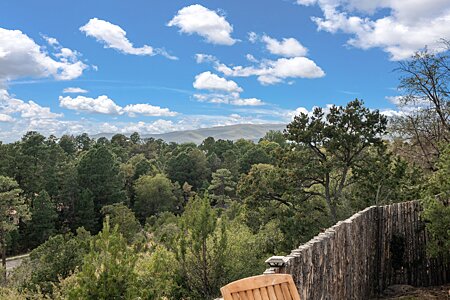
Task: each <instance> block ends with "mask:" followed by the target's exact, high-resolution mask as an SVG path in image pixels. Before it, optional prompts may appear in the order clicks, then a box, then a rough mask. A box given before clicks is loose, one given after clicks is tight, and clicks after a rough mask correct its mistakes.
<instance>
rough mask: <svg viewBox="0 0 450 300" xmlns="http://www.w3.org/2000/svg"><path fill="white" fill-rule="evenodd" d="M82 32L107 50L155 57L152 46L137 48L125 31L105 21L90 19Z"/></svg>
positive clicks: (82, 27) (82, 28) (81, 28)
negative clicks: (111, 49)
mask: <svg viewBox="0 0 450 300" xmlns="http://www.w3.org/2000/svg"><path fill="white" fill-rule="evenodd" d="M80 31H82V32H84V33H85V34H86V36H91V37H94V38H95V39H96V40H97V41H99V42H102V43H104V45H105V48H113V49H116V50H119V51H121V52H123V53H126V54H134V55H155V54H154V52H153V47H151V46H148V45H144V46H142V47H140V48H135V47H134V46H133V44H132V43H131V42H130V41H129V40H128V39H127V37H126V34H127V33H126V31H125V30H123V29H122V28H121V27H120V26H117V25H115V24H112V23H110V22H108V21H105V20H99V19H97V18H93V19H90V20H89V22H87V23H86V24H85V25H83V26H81V27H80Z"/></svg>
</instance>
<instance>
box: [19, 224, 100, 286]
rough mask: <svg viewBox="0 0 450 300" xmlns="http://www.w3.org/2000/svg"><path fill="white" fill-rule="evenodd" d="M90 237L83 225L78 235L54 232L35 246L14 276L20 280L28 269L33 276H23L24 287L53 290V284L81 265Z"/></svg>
mask: <svg viewBox="0 0 450 300" xmlns="http://www.w3.org/2000/svg"><path fill="white" fill-rule="evenodd" d="M90 240H91V235H90V234H89V232H87V231H85V230H84V229H83V228H79V229H78V230H77V234H76V235H75V236H74V235H73V234H72V233H67V234H64V235H62V234H59V235H55V236H53V237H51V238H50V239H48V240H47V241H46V242H45V243H43V244H42V245H40V246H39V247H37V248H36V249H34V250H33V251H32V252H31V253H30V259H29V261H28V262H25V263H24V264H22V265H21V266H20V267H19V268H18V269H16V270H14V274H13V275H12V276H13V278H15V280H16V281H17V280H18V278H17V276H19V275H20V273H21V272H24V269H28V271H27V272H29V274H30V275H29V278H25V280H24V279H21V281H22V287H28V288H30V289H31V290H33V291H36V290H40V291H42V292H44V293H51V292H52V291H53V285H54V284H57V283H58V282H59V280H60V279H64V278H66V277H67V276H69V275H70V274H72V272H74V271H75V269H76V268H77V267H78V266H80V265H81V263H82V262H83V257H84V255H85V254H86V253H87V252H88V250H89V243H90Z"/></svg>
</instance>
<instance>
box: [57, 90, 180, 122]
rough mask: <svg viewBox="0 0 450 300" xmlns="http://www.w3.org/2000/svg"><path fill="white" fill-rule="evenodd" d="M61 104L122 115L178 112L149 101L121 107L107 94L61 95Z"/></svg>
mask: <svg viewBox="0 0 450 300" xmlns="http://www.w3.org/2000/svg"><path fill="white" fill-rule="evenodd" d="M59 105H60V106H61V107H64V108H67V109H71V110H76V111H84V112H89V113H98V114H106V115H122V114H124V113H127V114H128V115H129V116H131V117H133V116H136V115H144V116H166V117H173V116H175V115H176V114H177V113H176V112H173V111H170V110H169V109H168V108H161V107H159V106H154V105H150V104H147V103H141V104H129V105H127V106H125V107H121V106H119V105H117V104H116V103H115V102H114V100H112V99H110V98H109V97H108V96H106V95H101V96H98V97H97V98H90V97H85V96H77V97H75V98H72V97H70V96H66V97H63V96H59Z"/></svg>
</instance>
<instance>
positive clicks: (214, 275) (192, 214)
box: [178, 198, 227, 299]
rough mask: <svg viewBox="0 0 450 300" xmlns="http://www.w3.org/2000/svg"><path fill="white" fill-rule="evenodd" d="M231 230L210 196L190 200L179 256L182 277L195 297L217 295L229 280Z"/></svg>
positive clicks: (183, 226) (208, 297)
mask: <svg viewBox="0 0 450 300" xmlns="http://www.w3.org/2000/svg"><path fill="white" fill-rule="evenodd" d="M226 246H227V234H226V228H225V222H223V221H220V220H218V219H217V216H216V212H215V211H214V209H213V208H212V207H211V206H210V204H209V200H208V199H207V198H195V199H192V200H191V201H189V203H188V205H187V206H186V210H185V212H184V214H183V216H182V218H181V233H180V237H179V253H178V260H179V262H180V264H181V269H182V275H181V276H182V279H183V282H184V284H185V285H186V286H185V288H186V289H188V291H189V292H190V294H191V295H192V297H193V298H194V299H211V298H212V297H214V296H217V293H218V291H219V288H220V287H221V286H222V285H223V284H224V283H225V281H224V279H225V276H224V275H225V274H224V271H225V262H226V256H225V251H226Z"/></svg>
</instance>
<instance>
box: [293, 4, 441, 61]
mask: <svg viewBox="0 0 450 300" xmlns="http://www.w3.org/2000/svg"><path fill="white" fill-rule="evenodd" d="M297 3H298V4H300V5H315V4H317V5H319V7H320V8H321V10H322V12H323V17H313V18H312V20H313V21H314V22H315V23H316V24H317V27H318V29H319V30H324V31H328V32H331V33H335V32H338V31H340V32H344V33H347V34H349V35H351V38H350V39H349V40H348V41H347V43H348V44H349V45H351V46H354V47H357V48H361V49H370V48H381V49H383V51H385V52H387V53H389V55H390V58H391V59H392V60H402V59H406V58H409V57H410V56H411V55H412V54H413V53H414V52H415V51H417V50H419V49H421V48H423V47H424V46H425V45H426V46H428V48H429V49H432V50H435V51H441V50H442V48H441V45H440V39H441V38H446V39H450V2H449V1H447V0H426V1H425V0H418V1H399V0H363V1H361V0H297ZM378 12H379V13H378ZM377 13H378V14H377Z"/></svg>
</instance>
